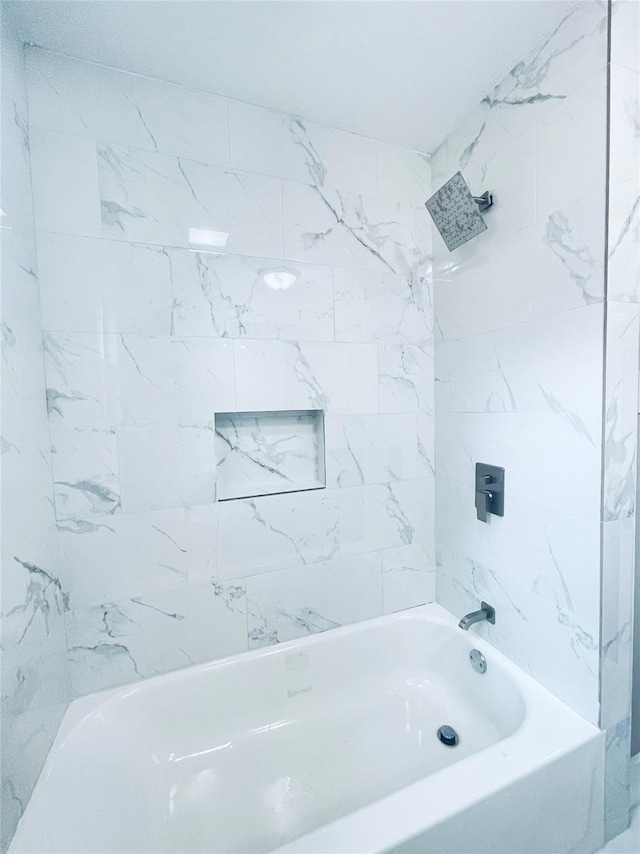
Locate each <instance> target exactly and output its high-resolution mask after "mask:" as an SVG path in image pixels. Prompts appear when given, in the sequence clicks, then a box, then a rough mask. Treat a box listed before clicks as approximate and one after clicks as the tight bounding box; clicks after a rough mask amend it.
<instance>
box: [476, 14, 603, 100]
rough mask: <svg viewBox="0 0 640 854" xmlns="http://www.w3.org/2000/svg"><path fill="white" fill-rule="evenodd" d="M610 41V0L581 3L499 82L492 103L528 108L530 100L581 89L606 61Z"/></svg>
mask: <svg viewBox="0 0 640 854" xmlns="http://www.w3.org/2000/svg"><path fill="white" fill-rule="evenodd" d="M606 42H607V4H606V3H605V2H594V3H587V4H579V5H578V6H576V7H574V8H573V9H571V10H570V11H569V12H568V14H567V15H566V16H565V17H564V18H563V19H562V21H561V22H560V23H559V24H558V26H557V27H556V28H555V30H554V31H553V32H552V33H551V34H550V36H549V38H548V39H547V40H546V41H545V42H544V43H543V44H542V45H541V46H540V47H539V48H536V49H534V50H532V51H531V52H530V53H529V54H527V56H526V57H524V58H523V59H522V61H521V62H519V63H518V64H517V65H516V66H515V67H514V68H513V69H512V71H511V72H510V73H509V74H508V75H507V76H506V77H505V78H504V80H503V81H502V82H501V83H500V84H499V85H498V86H496V88H495V89H494V90H493V92H492V93H491V96H490V97H491V103H492V104H501V103H502V104H505V105H510V106H522V107H523V109H525V108H526V106H528V105H529V101H530V100H532V101H533V103H535V102H536V101H542V102H544V101H545V100H549V96H551V97H553V96H556V97H558V96H562V95H566V94H567V93H569V92H571V91H573V90H574V89H580V88H581V87H582V85H583V82H584V79H585V77H586V76H588V75H589V74H590V73H591V71H592V70H593V69H594V68H599V67H602V66H603V65H604V64H605V63H606V60H607V53H606V50H607V45H606ZM545 95H546V96H547V97H546V98H545V97H544V96H545ZM525 105H526V106H525Z"/></svg>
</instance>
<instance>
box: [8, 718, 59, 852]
mask: <svg viewBox="0 0 640 854" xmlns="http://www.w3.org/2000/svg"><path fill="white" fill-rule="evenodd" d="M66 709H67V703H66V702H64V703H59V704H57V705H52V706H44V707H38V708H32V709H29V710H28V711H26V712H24V714H21V715H17V716H13V715H9V714H3V715H2V747H1V750H2V798H1V799H0V802H1V806H2V814H1V818H2V836H1V841H0V844H1V845H2V850H3V851H6V850H7V848H8V846H9V843H10V842H11V837H12V836H13V833H14V831H15V828H16V825H17V824H18V821H19V820H20V818H21V816H22V814H23V812H24V810H25V807H26V805H27V802H28V800H29V798H30V797H31V792H32V791H33V787H34V786H35V784H36V781H37V779H38V777H39V775H40V771H41V770H42V766H43V764H44V761H45V759H46V757H47V754H48V752H49V750H50V748H51V745H52V744H53V740H54V738H55V736H56V733H57V731H58V727H59V726H60V723H61V721H62V718H63V716H64V713H65V711H66ZM4 711H5V710H4V709H3V712H4Z"/></svg>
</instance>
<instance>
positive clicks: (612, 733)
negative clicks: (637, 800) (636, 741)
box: [604, 715, 631, 839]
mask: <svg viewBox="0 0 640 854" xmlns="http://www.w3.org/2000/svg"><path fill="white" fill-rule="evenodd" d="M630 754H631V718H630V716H628V715H627V717H625V718H623V719H622V720H620V721H617V722H616V723H615V724H613V725H612V726H610V727H608V728H607V734H606V746H605V760H604V768H605V770H604V777H605V796H604V802H605V810H604V812H605V839H612V838H613V837H615V836H617V835H618V834H619V833H623V832H624V831H625V830H626V829H627V828H628V827H629V808H630V806H631V789H630V781H629V757H630Z"/></svg>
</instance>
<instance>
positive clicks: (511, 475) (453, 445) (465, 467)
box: [435, 412, 536, 498]
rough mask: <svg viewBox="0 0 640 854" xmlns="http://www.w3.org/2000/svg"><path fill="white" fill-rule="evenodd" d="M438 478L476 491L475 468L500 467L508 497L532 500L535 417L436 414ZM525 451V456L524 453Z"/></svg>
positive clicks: (499, 413) (466, 413) (496, 414)
mask: <svg viewBox="0 0 640 854" xmlns="http://www.w3.org/2000/svg"><path fill="white" fill-rule="evenodd" d="M435 429H436V447H437V465H438V477H442V478H445V479H446V480H449V481H454V482H455V483H458V484H461V485H463V486H465V487H469V488H474V487H475V464H476V463H477V462H485V463H489V464H491V465H500V466H502V467H503V468H504V469H505V470H506V472H507V474H506V477H507V478H508V484H507V488H508V490H509V495H510V496H515V497H517V498H533V496H532V495H531V483H532V481H533V480H534V478H535V464H534V460H533V452H534V449H535V438H536V434H535V416H533V415H527V414H523V413H512V412H507V413H505V412H490V413H488V412H480V413H476V412H473V413H471V412H451V413H442V414H440V413H438V417H437V419H436V421H435ZM523 449H524V452H523Z"/></svg>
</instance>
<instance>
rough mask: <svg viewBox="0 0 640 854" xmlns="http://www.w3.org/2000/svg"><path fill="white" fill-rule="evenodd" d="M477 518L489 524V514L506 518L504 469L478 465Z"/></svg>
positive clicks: (484, 464)
mask: <svg viewBox="0 0 640 854" xmlns="http://www.w3.org/2000/svg"><path fill="white" fill-rule="evenodd" d="M475 492H476V494H475V506H476V516H477V518H478V520H479V521H480V522H487V521H488V517H489V514H493V515H494V516H504V469H503V468H501V467H500V466H491V465H488V464H487V463H476V490H475Z"/></svg>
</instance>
